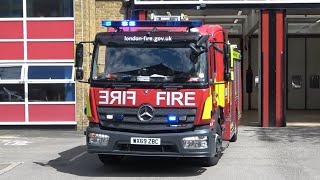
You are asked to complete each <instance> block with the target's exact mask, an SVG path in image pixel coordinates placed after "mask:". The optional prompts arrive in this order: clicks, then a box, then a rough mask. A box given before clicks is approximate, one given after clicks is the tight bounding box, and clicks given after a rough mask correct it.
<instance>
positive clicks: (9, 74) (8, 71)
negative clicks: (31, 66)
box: [0, 66, 21, 80]
mask: <svg viewBox="0 0 320 180" xmlns="http://www.w3.org/2000/svg"><path fill="white" fill-rule="evenodd" d="M12 79H21V66H15V67H0V80H12Z"/></svg>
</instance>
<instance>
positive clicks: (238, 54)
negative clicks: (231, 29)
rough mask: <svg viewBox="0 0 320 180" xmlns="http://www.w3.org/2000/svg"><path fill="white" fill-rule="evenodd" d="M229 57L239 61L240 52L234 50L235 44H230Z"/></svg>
mask: <svg viewBox="0 0 320 180" xmlns="http://www.w3.org/2000/svg"><path fill="white" fill-rule="evenodd" d="M231 57H233V59H234V60H237V61H241V53H240V51H237V50H235V45H231Z"/></svg>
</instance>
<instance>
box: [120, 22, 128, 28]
mask: <svg viewBox="0 0 320 180" xmlns="http://www.w3.org/2000/svg"><path fill="white" fill-rule="evenodd" d="M121 26H124V27H125V26H129V22H128V21H122V22H121Z"/></svg>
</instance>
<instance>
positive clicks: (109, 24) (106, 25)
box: [102, 21, 112, 27]
mask: <svg viewBox="0 0 320 180" xmlns="http://www.w3.org/2000/svg"><path fill="white" fill-rule="evenodd" d="M111 24H112V22H111V21H102V26H105V27H109V26H111Z"/></svg>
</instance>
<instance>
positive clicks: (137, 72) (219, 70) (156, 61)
mask: <svg viewBox="0 0 320 180" xmlns="http://www.w3.org/2000/svg"><path fill="white" fill-rule="evenodd" d="M102 25H103V26H105V27H107V28H108V32H101V33H98V34H97V35H96V37H95V40H94V41H93V42H80V43H79V44H77V47H76V63H75V67H76V78H77V80H82V79H83V70H82V64H83V43H93V45H94V49H93V53H92V62H91V72H90V78H89V80H88V82H87V83H89V84H90V90H89V96H88V100H87V108H86V110H85V111H86V114H87V116H88V118H89V121H90V123H89V126H88V128H87V130H86V133H85V134H86V137H87V138H86V139H87V149H88V152H89V153H95V154H98V156H99V159H100V160H101V161H102V162H103V163H110V162H117V161H119V160H121V159H122V158H123V157H124V156H164V157H195V158H201V159H202V160H203V162H204V165H206V166H212V165H215V164H216V163H217V162H218V160H219V156H220V154H221V151H222V140H228V141H236V140H237V133H238V125H239V121H240V117H241V111H242V109H241V106H242V102H241V101H242V100H241V61H240V59H241V55H240V52H239V51H237V50H236V47H235V46H234V45H231V44H229V42H228V37H227V35H226V32H225V31H224V29H223V28H222V27H221V26H219V25H203V24H202V22H201V21H128V20H125V21H103V22H102Z"/></svg>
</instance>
